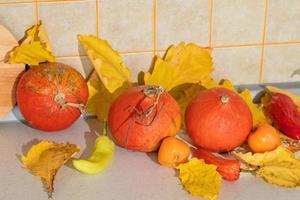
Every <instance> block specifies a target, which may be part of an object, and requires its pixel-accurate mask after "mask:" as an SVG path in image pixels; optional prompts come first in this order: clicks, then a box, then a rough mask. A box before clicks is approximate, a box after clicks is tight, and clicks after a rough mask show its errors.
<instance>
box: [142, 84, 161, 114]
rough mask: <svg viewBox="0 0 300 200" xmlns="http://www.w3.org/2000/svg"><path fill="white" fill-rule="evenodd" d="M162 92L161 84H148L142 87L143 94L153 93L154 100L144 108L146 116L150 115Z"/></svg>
mask: <svg viewBox="0 0 300 200" xmlns="http://www.w3.org/2000/svg"><path fill="white" fill-rule="evenodd" d="M163 92H164V89H163V87H161V86H154V85H152V86H148V87H146V88H145V89H144V94H145V95H146V96H151V95H155V96H156V97H155V100H154V102H153V104H152V105H151V106H150V107H149V108H148V109H147V110H146V117H149V116H150V115H151V113H152V112H153V109H154V108H155V106H156V105H157V104H158V101H159V98H160V95H161V94H162V93H163Z"/></svg>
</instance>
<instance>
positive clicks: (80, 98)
mask: <svg viewBox="0 0 300 200" xmlns="http://www.w3.org/2000/svg"><path fill="white" fill-rule="evenodd" d="M87 99H88V88H87V85H86V82H85V80H84V78H83V77H82V75H81V74H80V73H79V72H77V71H76V70H75V69H73V68H72V67H70V66H68V65H65V64H62V63H44V64H40V65H38V66H33V67H31V68H30V69H29V70H28V71H27V72H25V74H24V75H23V76H22V77H21V79H20V81H19V83H18V86H17V102H18V106H19V108H20V111H21V113H22V114H23V116H24V118H25V119H26V120H27V122H28V123H29V124H30V125H31V126H32V127H33V128H36V129H40V130H44V131H58V130H62V129H65V128H67V127H69V126H70V125H71V124H72V123H73V122H74V121H75V120H76V119H77V118H78V117H79V116H80V114H81V111H82V109H83V107H84V105H85V104H86V102H87Z"/></svg>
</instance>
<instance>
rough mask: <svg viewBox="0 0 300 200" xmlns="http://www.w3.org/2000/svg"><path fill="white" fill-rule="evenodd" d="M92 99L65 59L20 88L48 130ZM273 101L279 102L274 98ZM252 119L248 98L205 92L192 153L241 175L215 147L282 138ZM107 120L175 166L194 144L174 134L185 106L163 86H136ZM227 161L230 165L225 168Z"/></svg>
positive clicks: (27, 109)
mask: <svg viewBox="0 0 300 200" xmlns="http://www.w3.org/2000/svg"><path fill="white" fill-rule="evenodd" d="M274 97H276V95H274ZM87 99H88V87H87V85H86V82H85V80H84V78H83V77H82V76H81V75H80V73H79V72H77V71H76V70H75V69H73V68H72V67H70V66H67V65H65V64H62V63H43V64H40V65H38V66H34V67H31V68H30V69H29V70H28V71H27V72H26V73H25V74H24V75H23V76H22V78H21V79H20V81H19V84H18V88H17V100H18V104H19V107H20V111H21V113H22V114H23V116H24V118H25V119H26V120H27V121H28V123H29V124H30V125H31V126H32V127H34V128H36V129H40V130H44V131H58V130H62V129H65V128H67V127H69V126H70V125H71V124H72V123H73V122H74V121H75V120H76V119H77V118H78V117H79V116H80V114H81V113H83V112H84V106H85V104H86V102H87ZM275 99H276V98H275ZM270 105H272V106H273V107H274V103H273V104H270ZM270 107H271V106H270ZM269 110H270V112H271V111H272V110H274V109H273V108H270V109H269ZM276 113H278V112H275V114H276ZM252 124H253V122H252V114H251V111H250V109H249V107H248V106H247V104H246V103H245V102H244V100H243V99H242V98H241V97H240V96H239V95H238V94H237V93H235V92H233V91H231V90H229V89H226V88H220V87H215V88H211V89H207V90H205V91H202V92H200V93H199V94H198V95H197V96H196V97H195V98H194V99H193V100H192V101H191V102H190V103H189V106H188V107H187V109H186V113H185V125H186V131H187V133H188V135H189V136H190V138H191V139H192V141H193V144H195V145H196V146H198V147H200V148H201V149H200V148H198V149H197V150H194V152H193V155H194V156H195V157H198V158H202V159H204V160H205V161H206V162H207V163H210V164H215V165H217V166H218V170H219V172H220V174H221V175H223V177H224V178H225V179H227V180H236V179H238V177H239V171H240V166H239V162H236V160H225V159H223V158H218V157H215V156H214V155H213V154H212V153H211V152H228V151H231V150H233V149H234V148H236V147H238V146H240V145H241V144H243V143H244V142H245V141H246V140H247V138H248V145H249V147H250V148H251V150H252V151H253V152H265V151H270V150H273V149H275V148H276V147H278V146H279V145H280V143H281V140H280V136H279V134H278V133H277V131H276V129H275V128H273V127H272V126H270V125H268V124H262V125H260V126H258V127H257V129H256V130H255V132H254V133H252V134H250V135H249V133H250V132H251V130H252ZM108 126H109V130H110V132H111V134H112V136H113V138H114V139H115V141H116V143H117V144H119V145H120V146H122V147H124V148H126V149H129V150H134V151H143V152H151V151H155V150H157V149H158V148H159V147H160V148H159V152H158V161H159V163H161V164H162V165H164V166H168V167H175V166H177V165H178V164H180V163H184V162H186V161H187V160H188V158H189V156H190V147H189V145H188V144H187V143H186V142H184V141H182V140H181V139H178V138H176V137H175V136H176V134H177V132H178V131H179V129H180V126H181V113H180V108H179V106H178V104H177V102H176V101H175V100H174V99H173V98H172V96H171V95H169V93H168V92H166V91H165V90H164V89H163V88H162V87H160V86H137V87H132V88H130V89H128V90H127V91H126V92H124V93H123V94H121V95H120V96H119V97H118V98H117V99H116V100H115V101H114V102H113V104H112V105H111V107H110V110H109V115H108ZM224 165H228V166H230V167H227V170H222V166H223V167H224ZM228 169H230V170H231V171H230V170H228ZM232 169H235V170H232ZM229 171H230V172H229Z"/></svg>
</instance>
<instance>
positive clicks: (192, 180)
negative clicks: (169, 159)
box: [177, 158, 221, 200]
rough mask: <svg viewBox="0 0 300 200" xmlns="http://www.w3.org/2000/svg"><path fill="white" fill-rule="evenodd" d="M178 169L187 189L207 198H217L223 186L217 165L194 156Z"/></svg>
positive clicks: (193, 193)
mask: <svg viewBox="0 0 300 200" xmlns="http://www.w3.org/2000/svg"><path fill="white" fill-rule="evenodd" d="M177 169H178V170H179V178H180V181H181V183H182V185H183V187H184V189H185V190H186V191H188V192H189V193H191V194H192V195H194V196H200V197H203V198H205V199H209V200H214V199H217V197H218V195H219V192H220V187H221V175H220V174H219V173H218V172H217V170H216V169H217V167H216V166H215V165H208V164H206V163H205V162H204V161H203V160H200V159H197V158H192V159H191V160H190V161H188V162H187V163H184V164H180V165H179V166H178V167H177Z"/></svg>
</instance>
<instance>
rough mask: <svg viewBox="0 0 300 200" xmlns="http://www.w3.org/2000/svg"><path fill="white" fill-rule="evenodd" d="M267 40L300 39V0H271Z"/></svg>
mask: <svg viewBox="0 0 300 200" xmlns="http://www.w3.org/2000/svg"><path fill="white" fill-rule="evenodd" d="M269 2H270V4H269V15H268V18H267V35H266V41H267V42H283V41H300V2H299V0H289V1H286V0H270V1H269Z"/></svg>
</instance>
